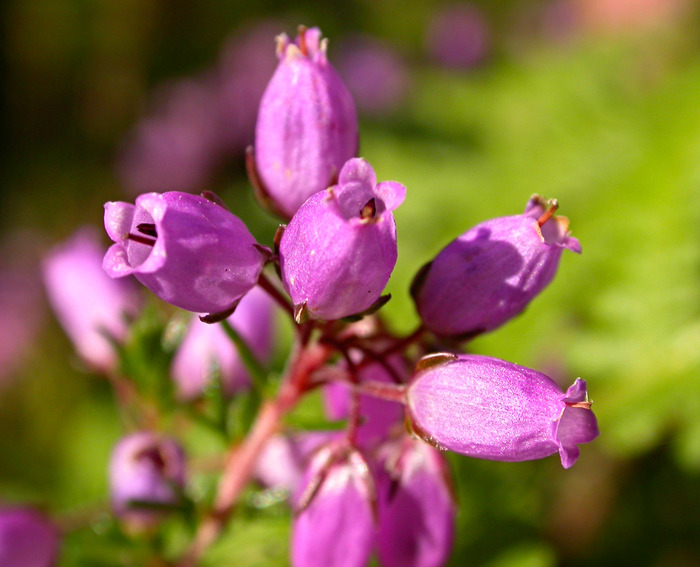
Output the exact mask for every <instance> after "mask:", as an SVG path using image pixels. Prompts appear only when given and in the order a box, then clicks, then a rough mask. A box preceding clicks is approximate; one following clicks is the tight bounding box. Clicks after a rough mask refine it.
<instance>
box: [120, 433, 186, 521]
mask: <svg viewBox="0 0 700 567" xmlns="http://www.w3.org/2000/svg"><path fill="white" fill-rule="evenodd" d="M109 484H110V493H111V498H112V507H113V508H114V512H115V514H116V515H117V516H119V517H120V518H121V519H122V520H124V521H125V522H127V524H129V525H130V526H133V527H134V528H148V527H150V526H153V525H155V524H157V523H158V522H159V521H160V520H161V519H162V518H163V516H164V509H159V508H163V507H164V506H168V505H176V504H178V503H179V502H180V494H179V492H180V491H181V490H182V488H183V487H184V485H185V456H184V453H183V451H182V448H181V447H180V445H179V444H178V443H177V442H176V441H174V440H172V439H167V438H164V437H160V436H158V435H156V434H155V433H151V432H148V431H142V432H139V433H134V434H132V435H128V436H127V437H124V438H122V439H121V441H119V443H117V445H116V447H115V448H114V450H113V452H112V457H111V459H110V462H109ZM139 504H143V505H141V506H140V505H139ZM148 504H151V505H153V507H151V508H149V507H148Z"/></svg>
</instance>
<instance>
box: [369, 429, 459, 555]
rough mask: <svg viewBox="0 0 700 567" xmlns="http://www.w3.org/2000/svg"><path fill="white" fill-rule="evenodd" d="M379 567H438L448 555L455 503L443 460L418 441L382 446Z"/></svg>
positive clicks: (378, 533) (451, 542) (378, 488)
mask: <svg viewBox="0 0 700 567" xmlns="http://www.w3.org/2000/svg"><path fill="white" fill-rule="evenodd" d="M377 492H378V499H379V527H378V529H377V551H378V553H379V561H380V563H381V565H382V567H406V566H409V565H410V566H411V567H440V566H441V565H444V564H445V562H446V561H447V559H448V558H449V556H450V553H451V551H452V544H453V540H454V531H455V513H456V508H455V503H454V501H453V498H452V493H451V482H450V475H449V469H448V467H447V463H446V462H445V459H444V457H443V456H442V455H441V454H440V453H439V451H437V450H436V449H433V448H432V447H430V446H428V445H426V444H425V443H423V442H422V441H417V440H413V439H410V438H408V437H406V438H404V439H403V440H402V441H400V442H397V443H389V444H388V445H387V446H385V451H384V454H383V467H382V468H381V469H380V470H379V471H378V474H377Z"/></svg>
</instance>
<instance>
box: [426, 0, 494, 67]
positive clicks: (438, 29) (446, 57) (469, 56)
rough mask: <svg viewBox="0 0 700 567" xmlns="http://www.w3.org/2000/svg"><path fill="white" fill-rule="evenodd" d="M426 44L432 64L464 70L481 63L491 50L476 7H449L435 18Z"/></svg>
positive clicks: (484, 25)
mask: <svg viewBox="0 0 700 567" xmlns="http://www.w3.org/2000/svg"><path fill="white" fill-rule="evenodd" d="M425 41H426V47H427V50H428V53H429V54H430V56H431V58H432V59H433V60H434V61H436V62H438V63H440V64H441V65H444V66H445V67H450V68H453V69H466V68H470V67H474V66H476V65H479V64H480V63H482V62H483V61H484V59H485V58H486V56H487V55H488V53H489V50H490V47H491V32H490V30H489V28H488V24H487V22H486V19H485V18H484V16H483V15H482V14H481V12H480V11H479V9H478V8H477V7H476V6H474V5H471V4H450V5H448V6H446V7H444V8H442V9H441V10H440V11H439V12H437V13H436V14H435V15H434V17H433V19H432V20H431V21H430V23H429V25H428V29H427V31H426V39H425Z"/></svg>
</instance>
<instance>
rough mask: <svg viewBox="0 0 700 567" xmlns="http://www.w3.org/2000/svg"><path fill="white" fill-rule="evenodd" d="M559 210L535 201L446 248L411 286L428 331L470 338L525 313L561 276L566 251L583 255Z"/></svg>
mask: <svg viewBox="0 0 700 567" xmlns="http://www.w3.org/2000/svg"><path fill="white" fill-rule="evenodd" d="M555 207H556V206H555V205H553V206H551V207H550V208H549V209H547V210H545V203H544V202H543V201H542V200H541V199H540V198H539V197H533V198H532V199H531V200H530V201H529V203H528V205H527V208H526V209H525V213H523V214H521V215H514V216H509V217H500V218H496V219H492V220H489V221H486V222H483V223H481V224H478V225H477V226H475V227H474V228H472V229H470V230H468V231H467V232H465V233H464V234H463V235H462V236H460V237H459V238H457V239H456V240H454V241H452V242H451V243H450V244H449V245H448V246H447V247H445V248H443V250H442V251H441V252H440V253H439V254H438V255H437V257H436V258H435V259H434V260H433V261H432V262H431V263H429V264H428V265H427V266H425V267H424V268H423V269H422V270H421V272H419V274H418V276H417V277H416V279H415V281H414V283H413V285H412V289H411V293H412V295H413V299H414V301H415V303H416V307H417V309H418V313H419V314H420V316H421V319H422V320H423V323H424V324H425V326H426V327H427V328H428V329H430V330H431V331H433V332H434V333H436V334H438V335H441V336H448V337H455V338H468V337H472V336H475V335H477V334H480V333H483V332H486V331H490V330H492V329H495V328H497V327H499V326H501V325H502V324H503V323H505V322H506V321H508V320H509V319H511V318H513V317H515V316H516V315H518V314H519V313H520V312H521V311H523V310H524V309H525V307H526V306H527V305H528V303H530V301H531V300H532V299H534V298H535V297H536V296H537V295H538V294H539V293H540V292H541V291H542V290H543V289H544V288H545V287H546V286H547V285H548V284H549V282H551V281H552V279H553V278H554V275H555V274H556V271H557V267H558V265H559V258H560V257H561V253H562V251H563V250H564V249H569V250H573V251H574V252H580V251H581V245H580V244H579V242H578V240H576V239H575V238H573V237H571V236H569V234H568V226H569V221H568V219H567V218H565V217H557V216H552V213H553V212H554V209H555Z"/></svg>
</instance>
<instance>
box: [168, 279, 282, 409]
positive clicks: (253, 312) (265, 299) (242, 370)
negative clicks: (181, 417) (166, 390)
mask: <svg viewBox="0 0 700 567" xmlns="http://www.w3.org/2000/svg"><path fill="white" fill-rule="evenodd" d="M273 315H274V313H273V304H272V299H270V296H269V295H267V293H265V292H264V291H263V290H262V289H260V288H259V287H254V288H253V289H251V290H250V291H249V292H248V293H247V294H246V295H245V296H244V297H243V299H241V302H240V303H239V304H238V307H236V311H234V313H233V315H231V316H230V317H229V318H228V321H229V323H230V324H231V326H232V327H233V328H234V329H235V330H236V331H237V332H238V334H239V335H240V336H241V338H242V339H243V340H244V341H246V344H247V345H248V347H249V348H250V349H251V351H252V352H253V354H255V356H256V358H257V359H258V361H259V362H263V361H265V360H266V359H267V358H268V357H269V355H270V354H271V353H270V351H271V347H272V334H273V329H272V326H273ZM217 374H218V376H219V378H220V380H221V385H222V387H223V391H224V393H225V394H227V395H232V394H234V393H235V392H236V391H239V390H241V389H242V388H246V387H247V386H248V385H249V384H250V376H249V374H248V370H247V369H246V365H245V363H244V362H243V360H241V357H240V356H239V354H238V350H237V349H236V346H235V345H234V344H233V342H232V341H231V339H230V338H229V337H228V336H227V335H226V332H225V331H224V329H222V328H221V325H209V324H207V323H203V322H202V321H200V320H199V319H198V318H197V317H193V318H192V320H191V321H190V324H189V328H188V331H187V334H186V335H185V338H184V339H183V341H182V344H180V348H179V349H178V351H177V354H176V355H175V358H174V359H173V364H172V367H171V376H172V378H173V380H174V381H175V384H176V386H177V392H178V396H179V397H180V399H185V400H187V399H192V398H196V397H197V396H199V395H201V394H202V393H203V391H204V389H205V387H206V386H207V384H208V382H209V381H210V380H211V379H212V377H213V376H215V375H217Z"/></svg>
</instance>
